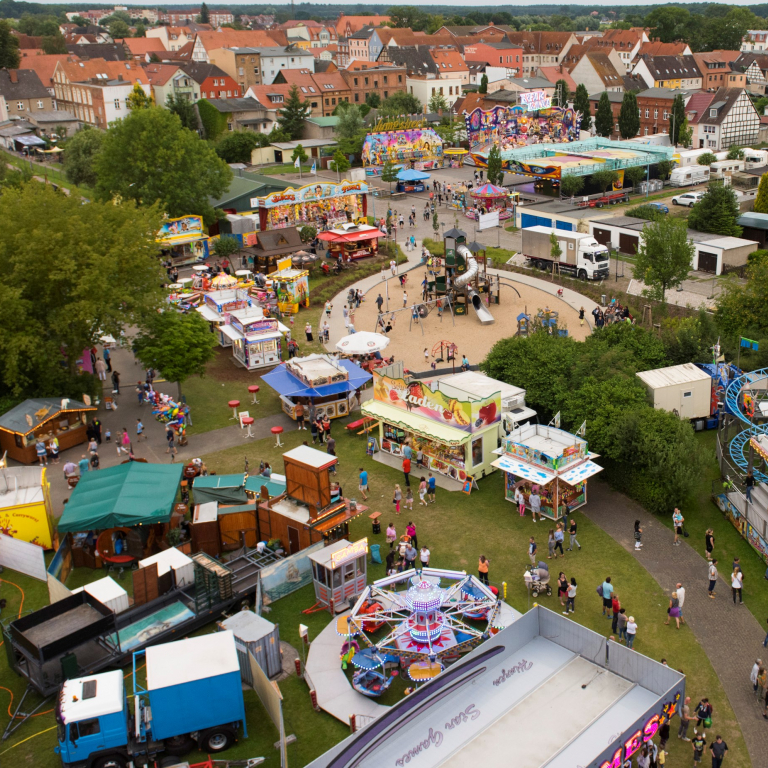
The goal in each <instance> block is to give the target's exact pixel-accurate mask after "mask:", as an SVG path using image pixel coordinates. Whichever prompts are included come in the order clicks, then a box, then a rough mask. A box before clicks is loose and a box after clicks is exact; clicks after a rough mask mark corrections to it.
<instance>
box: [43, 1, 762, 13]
mask: <svg viewBox="0 0 768 768" xmlns="http://www.w3.org/2000/svg"><path fill="white" fill-rule="evenodd" d="M28 2H29V3H30V4H33V5H56V6H60V5H63V4H64V3H56V2H44V1H43V0H28ZM65 4H66V5H70V3H65ZM71 4H72V5H76V3H71ZM701 4H702V0H676V2H674V3H668V2H665V0H645V1H644V2H643V3H642V4H638V5H630V6H627V7H628V8H642V7H647V6H651V5H670V6H676V5H701ZM708 4H709V5H733V6H739V7H742V8H753V7H758V6H763V5H765V3H749V4H744V3H740V2H738V0H720V1H719V2H715V3H708ZM114 5H126V6H127V7H128V8H147V9H149V8H155V7H162V8H171V7H180V8H185V7H195V6H197V5H199V3H194V2H183V0H179V1H178V2H162V3H160V2H158V3H114ZM253 5H257V4H256V3H253V2H248V0H237V1H236V2H232V3H208V7H209V8H237V7H238V6H253ZM264 5H265V7H273V8H275V9H284V8H287V7H288V5H287V4H283V5H276V4H275V5H272V6H268V5H267V4H266V3H265V4H264ZM339 5H345V6H350V7H355V8H359V7H360V6H361V5H363V6H364V5H365V4H364V3H359V2H357V0H337V2H334V3H315V2H309V1H307V0H305V1H304V2H302V3H300V4H296V6H294V10H296V9H298V8H299V7H301V9H302V10H304V9H306V6H317V7H318V8H327V7H329V6H334V7H335V6H339ZM535 5H536V6H541V7H543V6H546V7H548V8H552V9H553V12H557V11H558V10H559V9H561V8H570V7H573V8H582V7H594V6H595V3H594V2H590V0H583V2H579V1H577V2H570V3H558V2H543V3H536V4H535ZM97 6H104V7H110V4H109V3H82V4H81V6H80V7H81V10H89V8H92V7H97ZM446 6H448V7H455V8H467V3H466V0H446V1H445V2H442V3H428V4H427V3H419V4H418V7H419V8H424V9H429V8H437V9H439V8H445V7H446ZM392 7H395V6H394V5H393V6H392ZM489 7H490V8H499V9H504V10H507V11H508V12H509V13H511V14H512V15H513V16H515V15H516V14H515V12H514V9H510V7H509V3H508V2H502V0H498V1H497V2H489V3H488V5H487V6H484V8H486V9H487V8H489ZM614 8H615V6H610V5H608V4H605V10H606V12H607V11H609V10H613V9H614ZM349 15H350V16H353V15H360V16H367V15H373V12H371V13H356V14H349ZM380 15H384V16H385V15H386V13H383V14H380ZM520 15H521V16H522V15H527V14H520ZM533 15H536V14H533ZM544 15H546V14H544Z"/></svg>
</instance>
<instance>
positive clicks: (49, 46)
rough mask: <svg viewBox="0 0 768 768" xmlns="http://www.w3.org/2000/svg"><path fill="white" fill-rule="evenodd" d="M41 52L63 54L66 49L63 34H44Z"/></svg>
mask: <svg viewBox="0 0 768 768" xmlns="http://www.w3.org/2000/svg"><path fill="white" fill-rule="evenodd" d="M41 46H42V49H43V53H46V54H54V53H55V54H59V55H65V54H67V53H68V51H67V41H66V40H65V39H64V35H46V36H45V37H43V42H42V43H41Z"/></svg>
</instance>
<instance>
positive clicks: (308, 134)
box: [302, 115, 339, 139]
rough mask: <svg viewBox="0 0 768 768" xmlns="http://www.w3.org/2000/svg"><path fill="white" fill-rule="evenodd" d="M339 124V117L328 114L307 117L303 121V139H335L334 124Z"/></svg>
mask: <svg viewBox="0 0 768 768" xmlns="http://www.w3.org/2000/svg"><path fill="white" fill-rule="evenodd" d="M338 124H339V118H338V117H335V116H332V115H329V116H328V117H309V118H307V119H306V120H305V121H304V126H305V127H304V134H303V136H302V138H304V139H335V138H336V126H337V125H338Z"/></svg>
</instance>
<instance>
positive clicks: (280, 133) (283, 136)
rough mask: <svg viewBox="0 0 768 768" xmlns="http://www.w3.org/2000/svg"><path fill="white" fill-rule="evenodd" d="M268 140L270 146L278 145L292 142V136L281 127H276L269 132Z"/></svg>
mask: <svg viewBox="0 0 768 768" xmlns="http://www.w3.org/2000/svg"><path fill="white" fill-rule="evenodd" d="M267 138H268V139H269V143H270V144H276V143H279V142H285V141H290V140H291V136H290V134H289V133H288V131H284V130H283V129H282V128H281V127H280V126H279V125H275V126H274V127H273V128H272V130H271V131H270V132H269V134H268V136H267Z"/></svg>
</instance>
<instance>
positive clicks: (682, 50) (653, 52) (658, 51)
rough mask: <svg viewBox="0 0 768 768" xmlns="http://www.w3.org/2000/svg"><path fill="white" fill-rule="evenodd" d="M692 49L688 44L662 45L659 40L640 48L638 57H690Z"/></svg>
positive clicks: (644, 44)
mask: <svg viewBox="0 0 768 768" xmlns="http://www.w3.org/2000/svg"><path fill="white" fill-rule="evenodd" d="M690 55H691V49H690V47H689V45H688V43H662V42H661V41H660V40H659V39H658V38H656V39H655V40H651V41H649V42H647V43H643V44H642V45H641V46H640V50H639V51H638V54H637V57H636V58H640V57H641V56H652V57H653V56H690Z"/></svg>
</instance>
